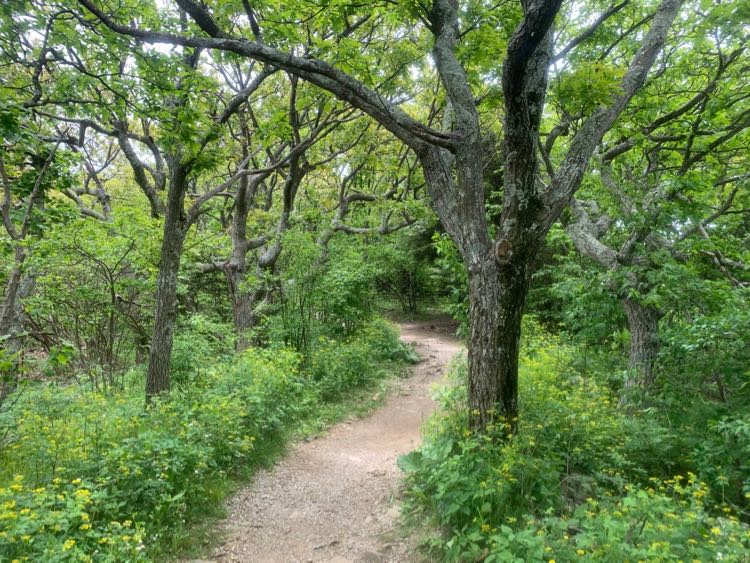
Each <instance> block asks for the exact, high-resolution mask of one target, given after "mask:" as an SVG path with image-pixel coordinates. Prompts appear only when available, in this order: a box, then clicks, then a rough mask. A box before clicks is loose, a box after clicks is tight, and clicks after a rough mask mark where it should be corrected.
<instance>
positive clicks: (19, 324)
mask: <svg viewBox="0 0 750 563" xmlns="http://www.w3.org/2000/svg"><path fill="white" fill-rule="evenodd" d="M24 260H25V253H24V252H23V248H22V247H20V246H18V247H17V248H16V263H15V266H14V267H13V271H12V272H11V275H10V278H9V279H8V287H7V289H6V292H5V302H4V303H3V310H2V317H0V336H7V337H8V338H7V340H6V341H5V342H4V343H3V348H5V352H6V353H7V354H8V355H10V356H14V355H15V354H17V353H18V352H20V351H21V350H22V348H23V347H22V344H23V336H22V334H23V332H24V310H23V300H24V299H25V298H26V297H28V296H29V295H31V292H32V291H33V289H34V278H33V277H31V276H29V275H28V274H26V275H25V274H24V273H23V262H24ZM18 376H19V373H18V362H17V361H16V360H15V359H14V360H13V368H12V370H11V373H10V374H9V376H8V377H7V378H3V379H0V405H2V403H3V401H4V400H5V399H6V398H7V397H8V395H10V394H11V393H13V391H15V389H16V387H17V386H18Z"/></svg>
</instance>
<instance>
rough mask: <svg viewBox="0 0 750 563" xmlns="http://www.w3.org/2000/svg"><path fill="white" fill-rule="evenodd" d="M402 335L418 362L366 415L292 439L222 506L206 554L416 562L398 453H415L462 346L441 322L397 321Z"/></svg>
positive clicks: (253, 558)
mask: <svg viewBox="0 0 750 563" xmlns="http://www.w3.org/2000/svg"><path fill="white" fill-rule="evenodd" d="M400 327H401V339H402V340H403V341H405V342H407V343H409V344H412V345H413V346H414V348H415V349H416V351H417V352H418V353H419V355H420V357H421V358H422V361H421V362H420V363H419V364H417V365H416V366H414V368H413V369H412V373H411V375H410V376H409V377H407V378H404V379H400V380H398V381H396V382H395V383H394V388H393V389H392V390H391V393H390V394H389V396H388V398H387V399H386V401H385V402H384V404H383V405H382V406H381V407H379V408H378V409H377V410H376V411H374V412H373V413H372V414H371V415H370V416H368V417H367V418H360V419H350V420H347V421H344V422H342V423H339V424H337V425H336V426H334V427H333V428H331V430H330V431H329V432H327V433H326V434H325V435H323V436H320V437H317V438H314V439H312V440H310V441H307V442H304V441H303V442H299V443H297V444H295V445H294V446H292V448H291V449H290V451H289V452H288V454H287V455H286V456H285V457H284V458H283V459H281V460H280V461H279V462H278V463H277V464H276V465H275V466H274V467H273V468H271V469H269V470H263V471H260V472H259V473H258V474H257V475H256V476H255V477H254V479H253V482H252V483H251V484H250V485H248V486H247V487H246V488H244V489H242V490H240V491H239V492H238V493H237V494H235V495H234V496H233V497H232V498H231V499H230V500H229V502H228V503H227V510H228V516H227V518H226V520H224V521H223V522H222V523H221V524H220V525H219V527H218V530H217V532H218V533H219V534H220V535H221V537H223V538H224V542H223V544H222V545H220V546H218V547H216V548H215V549H214V550H213V554H212V555H211V559H210V561H220V562H225V561H242V562H262V563H271V562H292V561H294V562H297V561H301V562H305V563H306V562H311V561H314V562H318V561H327V562H336V563H344V562H369V563H377V562H385V561H414V560H418V559H419V557H418V556H417V554H416V553H414V549H415V546H416V543H417V540H416V539H415V538H409V537H403V534H402V530H401V526H400V524H399V522H400V512H399V500H398V496H399V486H400V482H401V479H402V473H401V471H400V470H399V469H398V467H397V466H396V459H397V458H398V456H400V455H402V454H405V453H408V452H410V451H412V450H414V449H415V448H416V447H417V446H418V445H419V443H420V440H421V431H420V429H421V426H422V424H423V422H424V421H425V420H426V419H427V417H429V415H430V414H431V413H432V411H433V409H434V407H435V405H434V402H433V401H432V399H431V388H432V386H433V384H434V383H435V382H438V381H440V380H441V379H442V377H443V374H444V372H445V368H446V366H447V365H448V363H449V362H450V360H451V358H452V357H453V356H454V355H455V354H456V353H458V352H459V351H460V350H461V344H460V342H459V341H458V340H457V339H456V338H455V336H453V334H454V328H455V327H454V325H453V324H452V323H451V322H450V321H448V320H446V319H439V320H438V319H432V320H421V321H416V322H402V323H400Z"/></svg>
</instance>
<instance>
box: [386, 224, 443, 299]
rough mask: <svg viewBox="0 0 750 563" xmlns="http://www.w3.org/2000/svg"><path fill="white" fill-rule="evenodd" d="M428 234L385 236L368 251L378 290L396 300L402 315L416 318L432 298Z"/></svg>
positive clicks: (431, 251)
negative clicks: (412, 315)
mask: <svg viewBox="0 0 750 563" xmlns="http://www.w3.org/2000/svg"><path fill="white" fill-rule="evenodd" d="M431 234H432V231H431V230H416V229H415V230H409V231H406V232H404V231H402V232H399V233H394V234H392V235H390V236H388V237H387V238H386V239H385V240H384V241H383V242H382V243H381V244H378V245H377V246H375V247H374V248H373V249H372V250H371V259H372V260H373V262H374V263H375V264H376V267H377V275H376V278H375V281H376V283H377V286H378V289H379V290H380V291H382V292H384V293H385V294H386V295H387V296H388V297H390V298H395V299H397V300H398V302H399V304H400V305H401V309H402V311H403V312H404V313H412V314H415V313H417V312H418V310H419V307H420V304H421V303H422V302H424V301H426V300H428V299H430V298H432V297H433V296H434V294H435V279H434V278H435V276H434V275H433V274H434V268H433V262H434V258H435V256H434V254H435V247H434V245H433V244H432V243H431V241H430V238H429V237H430V236H431Z"/></svg>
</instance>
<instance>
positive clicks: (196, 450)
mask: <svg viewBox="0 0 750 563" xmlns="http://www.w3.org/2000/svg"><path fill="white" fill-rule="evenodd" d="M217 328H222V327H220V326H219V327H217V325H216V324H215V323H212V322H210V321H208V320H207V319H206V318H204V317H200V316H199V317H197V318H195V319H194V320H193V321H192V322H190V323H189V330H187V331H185V332H183V337H184V338H185V339H190V341H192V342H193V343H194V344H195V346H194V347H193V352H194V354H195V355H194V357H193V360H192V364H193V367H192V368H191V370H190V377H189V379H185V380H184V381H182V385H180V386H178V387H177V388H175V389H173V391H172V393H171V394H170V396H169V398H168V399H164V400H156V401H153V402H152V403H151V404H150V405H149V406H148V407H147V408H146V409H145V410H144V402H143V401H144V398H143V395H142V392H141V385H140V377H141V374H140V373H138V372H134V373H132V374H130V376H129V377H128V378H127V381H128V382H129V383H128V384H127V385H126V386H125V388H124V389H122V390H115V391H110V392H108V393H107V394H104V393H101V392H96V391H93V390H90V389H87V388H86V387H85V386H77V385H68V386H60V385H55V384H44V385H37V386H32V387H29V386H27V388H26V389H25V390H24V391H23V392H22V393H21V394H20V395H19V397H18V401H17V403H16V404H15V407H14V408H13V409H12V410H8V411H5V412H1V413H0V427H2V428H3V430H4V439H3V442H2V448H0V521H2V522H3V526H2V531H0V559H3V560H5V559H6V558H7V559H13V558H21V557H29V558H30V559H36V560H45V561H46V560H50V561H58V560H59V561H63V560H64V561H78V560H88V559H87V558H94V559H96V560H103V561H122V560H128V561H140V560H145V559H147V558H148V557H150V554H152V553H154V552H155V550H158V549H160V548H162V547H164V546H166V545H169V544H170V542H174V541H179V539H180V534H182V533H184V530H185V527H184V526H185V523H186V522H193V521H195V520H196V519H197V518H198V517H199V516H200V515H201V514H203V513H205V511H206V507H207V506H211V505H214V504H218V503H219V501H220V500H221V496H222V495H223V494H224V492H225V490H226V487H225V486H224V485H223V484H224V483H226V481H227V479H228V478H229V477H230V476H231V475H234V474H238V473H239V474H242V473H243V472H244V471H247V470H248V469H251V468H252V467H253V466H255V465H257V464H258V463H261V462H264V461H266V460H267V459H268V457H269V455H270V453H271V452H273V451H275V450H276V449H278V446H279V444H281V443H283V441H284V439H285V437H286V436H288V435H289V434H290V431H291V430H292V429H293V428H294V427H295V426H296V425H297V423H298V422H299V421H301V420H302V419H303V418H305V417H308V416H311V415H313V414H314V413H315V412H316V411H317V410H320V409H321V405H322V404H323V401H328V400H332V399H338V398H341V397H343V396H344V394H345V393H346V391H347V390H348V389H351V388H353V387H356V386H361V385H363V384H366V383H371V382H374V381H376V380H378V379H382V378H383V377H385V376H386V375H387V374H388V373H389V370H388V369H386V366H387V365H390V366H394V365H395V364H394V363H393V362H395V361H402V360H404V359H407V358H410V357H411V356H410V354H413V352H411V353H410V352H409V351H408V349H407V348H406V347H405V345H403V344H401V343H400V342H399V340H398V334H397V331H396V330H395V329H394V328H393V326H392V325H390V324H388V323H386V322H385V321H381V320H374V321H372V322H371V323H369V324H367V325H365V326H364V327H363V328H361V330H360V331H359V332H358V333H357V334H355V335H352V336H350V337H348V338H347V339H346V340H344V341H338V342H337V341H333V340H330V339H326V340H324V341H321V342H320V343H318V345H317V347H316V349H315V350H314V351H313V356H312V358H311V360H310V361H308V364H309V365H307V366H305V365H304V364H303V361H302V360H303V358H302V357H301V356H300V355H299V354H298V353H296V352H293V351H291V350H288V349H283V348H273V349H268V350H261V349H255V348H251V349H248V350H247V351H245V352H244V353H242V354H240V355H239V356H236V357H234V358H231V357H230V358H226V359H225V360H224V361H221V360H220V356H221V350H222V347H223V346H224V344H223V343H221V342H217V341H214V340H211V336H210V334H211V333H212V331H214V330H217ZM187 341H188V340H185V342H187ZM178 342H179V340H178ZM224 352H226V350H224ZM181 353H184V354H187V353H188V352H187V350H184V351H183V352H181ZM178 358H179V355H178ZM211 358H213V362H210V361H209V360H210V359H211ZM188 363H189V360H188V359H187V356H186V360H185V365H184V366H182V367H183V368H184V369H186V370H187V369H188V368H187V365H188Z"/></svg>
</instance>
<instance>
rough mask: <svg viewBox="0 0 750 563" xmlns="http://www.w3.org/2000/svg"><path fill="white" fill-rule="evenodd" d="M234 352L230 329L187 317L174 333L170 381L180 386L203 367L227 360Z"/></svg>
mask: <svg viewBox="0 0 750 563" xmlns="http://www.w3.org/2000/svg"><path fill="white" fill-rule="evenodd" d="M233 351H234V330H233V328H232V326H231V325H229V324H227V323H222V322H218V321H215V320H213V319H210V318H208V317H206V316H204V315H200V314H194V315H190V316H189V317H188V318H187V319H186V320H185V321H184V322H183V323H182V325H181V326H180V328H179V330H177V331H176V333H175V336H174V342H173V344H172V358H171V371H170V374H171V377H172V380H173V381H174V382H175V383H176V384H177V385H184V384H187V383H189V382H190V380H191V379H192V378H193V377H194V376H195V375H196V374H197V372H198V371H199V370H200V369H201V368H204V367H208V366H210V365H212V364H215V363H216V362H217V361H221V360H223V359H227V358H228V357H229V356H230V355H231V354H232V352H233Z"/></svg>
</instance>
